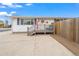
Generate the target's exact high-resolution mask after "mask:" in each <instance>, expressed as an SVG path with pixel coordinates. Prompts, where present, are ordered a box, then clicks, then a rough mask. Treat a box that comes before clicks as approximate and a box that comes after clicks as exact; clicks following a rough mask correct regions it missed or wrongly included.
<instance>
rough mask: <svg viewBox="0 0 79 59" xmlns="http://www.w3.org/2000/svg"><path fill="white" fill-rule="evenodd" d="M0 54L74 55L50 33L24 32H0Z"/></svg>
mask: <svg viewBox="0 0 79 59" xmlns="http://www.w3.org/2000/svg"><path fill="white" fill-rule="evenodd" d="M0 55H2V56H74V54H73V53H72V52H70V51H69V50H68V49H67V48H65V47H64V46H63V45H61V44H60V43H59V42H57V41H56V40H55V39H54V38H52V37H51V36H50V35H45V34H44V35H34V36H27V34H26V33H23V34H21V33H18V34H16V33H15V34H13V33H11V31H6V32H0Z"/></svg>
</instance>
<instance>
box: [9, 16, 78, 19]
mask: <svg viewBox="0 0 79 59" xmlns="http://www.w3.org/2000/svg"><path fill="white" fill-rule="evenodd" d="M10 17H11V18H13V17H16V18H18V17H21V18H23V17H24V18H53V19H55V18H56V19H64V18H65V19H76V18H79V17H53V16H10Z"/></svg>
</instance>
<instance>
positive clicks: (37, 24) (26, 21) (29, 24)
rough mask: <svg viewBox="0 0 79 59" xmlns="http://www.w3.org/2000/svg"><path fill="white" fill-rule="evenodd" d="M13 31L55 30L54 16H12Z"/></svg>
mask: <svg viewBox="0 0 79 59" xmlns="http://www.w3.org/2000/svg"><path fill="white" fill-rule="evenodd" d="M11 18H12V32H28V28H29V30H30V31H31V30H34V31H42V30H43V31H44V30H47V31H50V32H53V29H54V26H53V23H54V18H52V17H28V16H12V17H11Z"/></svg>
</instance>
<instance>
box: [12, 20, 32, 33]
mask: <svg viewBox="0 0 79 59" xmlns="http://www.w3.org/2000/svg"><path fill="white" fill-rule="evenodd" d="M31 26H32V25H17V19H13V20H12V32H27V27H31Z"/></svg>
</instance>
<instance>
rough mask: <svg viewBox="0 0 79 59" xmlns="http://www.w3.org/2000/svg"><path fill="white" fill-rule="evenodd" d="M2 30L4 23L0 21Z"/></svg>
mask: <svg viewBox="0 0 79 59" xmlns="http://www.w3.org/2000/svg"><path fill="white" fill-rule="evenodd" d="M0 28H4V22H3V21H1V20H0Z"/></svg>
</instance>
